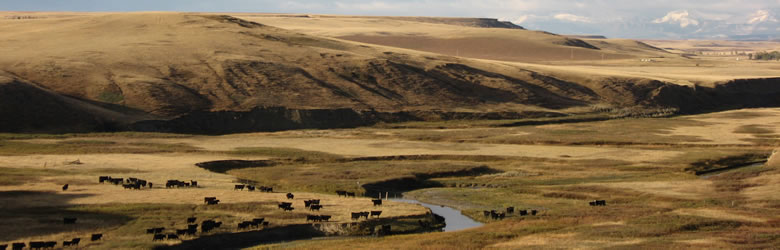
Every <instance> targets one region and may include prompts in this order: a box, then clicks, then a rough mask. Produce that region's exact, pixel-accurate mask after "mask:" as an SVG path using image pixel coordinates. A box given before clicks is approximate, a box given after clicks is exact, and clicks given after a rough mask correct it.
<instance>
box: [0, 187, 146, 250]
mask: <svg viewBox="0 0 780 250" xmlns="http://www.w3.org/2000/svg"><path fill="white" fill-rule="evenodd" d="M89 196H92V195H89V194H69V193H61V192H48V191H47V192H42V191H21V190H20V191H16V190H15V191H0V221H2V222H3V223H0V242H12V241H16V240H18V239H22V238H31V237H34V238H35V237H40V239H41V240H47V241H55V240H56V241H62V240H69V239H70V238H68V239H64V238H63V239H60V238H47V237H44V236H47V235H55V234H67V235H73V237H81V238H82V239H83V238H85V237H89V235H90V234H91V233H101V232H103V231H104V230H106V229H108V228H111V227H116V226H120V225H123V224H125V223H127V222H128V221H130V220H131V219H132V218H130V217H128V216H123V215H117V214H110V213H102V212H90V211H86V210H89V209H90V208H89V207H88V206H84V205H73V204H71V203H70V202H71V201H72V200H74V199H78V198H85V197H89ZM65 217H68V218H77V221H76V223H75V224H64V223H63V218H65ZM71 238H72V237H71Z"/></svg>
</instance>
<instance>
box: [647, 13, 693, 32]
mask: <svg viewBox="0 0 780 250" xmlns="http://www.w3.org/2000/svg"><path fill="white" fill-rule="evenodd" d="M653 23H672V24H673V23H679V24H680V28H685V27H688V26H691V25H693V26H699V21H698V20H696V19H693V18H691V17H690V14H689V13H688V11H687V10H677V11H671V12H669V13H667V14H666V16H664V17H662V18H658V19H655V20H653Z"/></svg>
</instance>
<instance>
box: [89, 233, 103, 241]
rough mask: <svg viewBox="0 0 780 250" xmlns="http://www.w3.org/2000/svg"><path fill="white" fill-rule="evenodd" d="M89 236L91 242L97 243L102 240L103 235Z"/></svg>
mask: <svg viewBox="0 0 780 250" xmlns="http://www.w3.org/2000/svg"><path fill="white" fill-rule="evenodd" d="M91 236H92V237H90V238H89V239H90V240H91V241H99V240H101V239H103V234H92V235H91Z"/></svg>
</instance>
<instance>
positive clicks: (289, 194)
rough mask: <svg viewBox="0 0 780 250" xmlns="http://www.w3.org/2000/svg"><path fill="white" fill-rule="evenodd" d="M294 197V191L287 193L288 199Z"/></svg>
mask: <svg viewBox="0 0 780 250" xmlns="http://www.w3.org/2000/svg"><path fill="white" fill-rule="evenodd" d="M293 198H295V195H293V194H292V193H287V199H289V200H292V199H293Z"/></svg>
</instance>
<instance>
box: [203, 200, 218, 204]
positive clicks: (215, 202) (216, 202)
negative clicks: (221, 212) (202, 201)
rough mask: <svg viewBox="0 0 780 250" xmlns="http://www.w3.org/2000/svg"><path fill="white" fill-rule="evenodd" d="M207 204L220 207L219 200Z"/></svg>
mask: <svg viewBox="0 0 780 250" xmlns="http://www.w3.org/2000/svg"><path fill="white" fill-rule="evenodd" d="M206 204H207V205H218V204H219V200H210V201H207V202H206Z"/></svg>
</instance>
